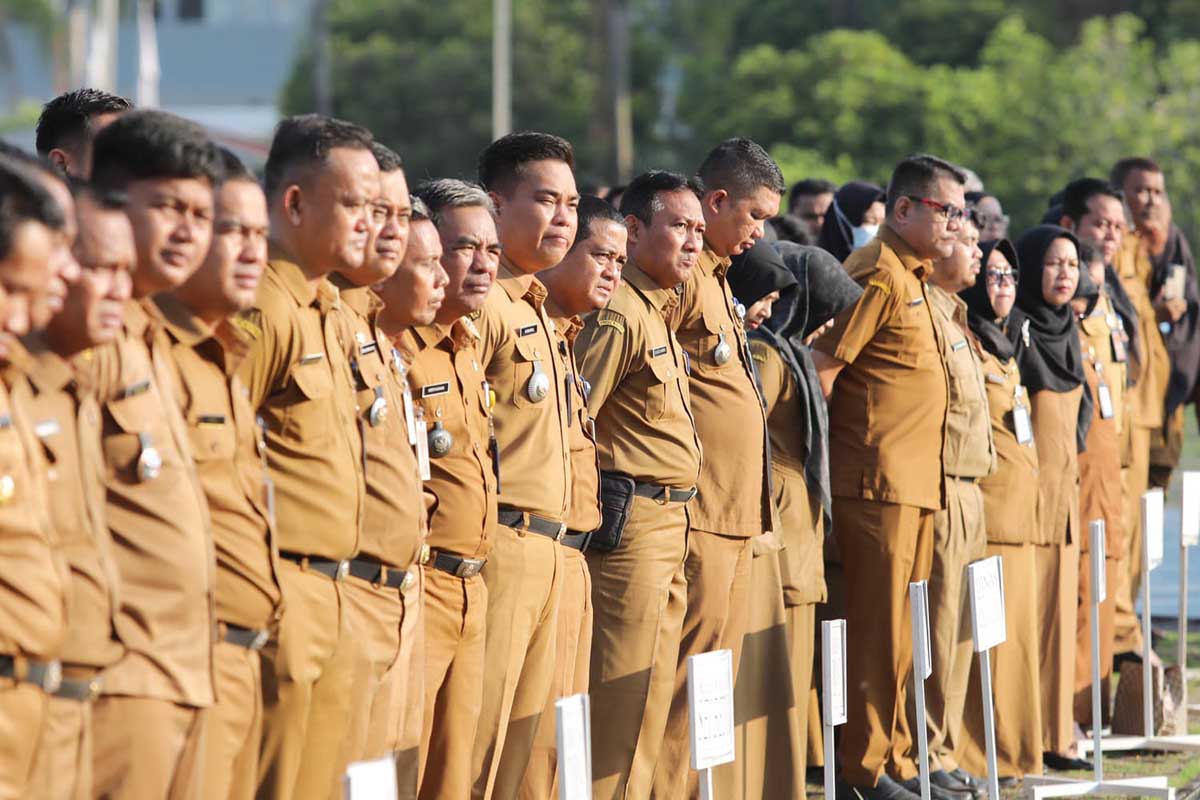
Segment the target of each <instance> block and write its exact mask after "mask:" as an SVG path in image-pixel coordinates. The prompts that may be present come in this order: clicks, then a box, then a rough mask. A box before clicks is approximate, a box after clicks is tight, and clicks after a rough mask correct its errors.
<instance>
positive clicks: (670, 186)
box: [621, 169, 704, 225]
mask: <svg viewBox="0 0 1200 800" xmlns="http://www.w3.org/2000/svg"><path fill="white" fill-rule="evenodd" d="M684 189H688V190H690V191H691V192H692V193H693V194H695V195H696V197H700V196H701V195H703V194H704V184H703V183H701V181H700V180H699V179H697V178H688V177H687V176H685V175H681V174H679V173H678V172H667V171H666V170H661V169H652V170H650V171H649V172H643V173H642V174H641V175H638V176H637V177H636V178H634V179H633V180H632V181H630V182H629V186H628V187H627V188H626V189H625V193H624V194H623V195H621V215H622V216H624V217H636V218H637V219H640V220H641V221H642V222H644V223H646V224H647V225H649V224H650V219H651V218H652V217H653V216H654V212H655V211H658V210H659V209H660V208H661V207H662V205H661V202H660V201H659V200H658V196H659V195H660V194H663V193H665V192H681V191H683V190H684Z"/></svg>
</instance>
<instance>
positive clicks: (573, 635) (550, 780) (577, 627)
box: [496, 547, 604, 800]
mask: <svg viewBox="0 0 1200 800" xmlns="http://www.w3.org/2000/svg"><path fill="white" fill-rule="evenodd" d="M556 638H557V644H558V649H557V653H556V655H555V659H554V681H553V683H551V685H550V695H549V697H548V698H547V700H546V708H545V710H544V711H542V718H541V719H540V720H539V721H538V728H537V736H536V738H535V739H534V743H533V752H532V753H530V756H529V766H528V768H526V770H525V775H524V776H523V777H522V778H521V783H520V786H519V787H510V786H501V785H500V784H499V783H497V784H496V796H497V797H510V796H512V795H513V793H514V789H515V794H516V796H517V797H519V798H521V800H554V799H555V798H557V797H558V776H557V771H558V769H557V768H558V714H557V713H556V711H555V709H554V704H555V703H556V702H557V701H558V700H559V698H562V697H570V696H571V695H573V694H586V693H587V690H588V669H589V667H590V665H591V659H592V578H591V576H590V575H589V574H588V565H587V559H585V558H584V556H583V553H581V552H579V551H578V550H576V549H574V548H572V547H564V548H563V587H562V597H560V598H559V601H558V635H557V637H556ZM600 713H604V709H601V712H600ZM518 777H520V776H518Z"/></svg>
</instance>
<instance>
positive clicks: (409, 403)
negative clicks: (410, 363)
mask: <svg viewBox="0 0 1200 800" xmlns="http://www.w3.org/2000/svg"><path fill="white" fill-rule="evenodd" d="M404 419H405V420H406V421H407V422H408V443H409V444H410V445H415V444H416V443H417V440H418V438H420V437H418V436H417V420H416V416H415V414H414V413H413V399H412V389H409V388H408V381H405V382H404Z"/></svg>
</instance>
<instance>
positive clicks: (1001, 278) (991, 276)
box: [986, 269, 1017, 287]
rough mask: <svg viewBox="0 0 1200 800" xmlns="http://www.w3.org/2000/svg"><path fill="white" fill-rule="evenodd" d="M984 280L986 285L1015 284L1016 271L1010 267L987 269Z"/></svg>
mask: <svg viewBox="0 0 1200 800" xmlns="http://www.w3.org/2000/svg"><path fill="white" fill-rule="evenodd" d="M986 280H987V285H988V286H996V287H1000V286H1016V285H1017V273H1015V272H1013V271H1012V270H1011V269H989V270H988V271H987V278H986Z"/></svg>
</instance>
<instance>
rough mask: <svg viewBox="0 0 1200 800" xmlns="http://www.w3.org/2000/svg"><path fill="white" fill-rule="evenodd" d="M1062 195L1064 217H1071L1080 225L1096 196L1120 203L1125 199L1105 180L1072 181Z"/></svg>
mask: <svg viewBox="0 0 1200 800" xmlns="http://www.w3.org/2000/svg"><path fill="white" fill-rule="evenodd" d="M1062 194H1063V196H1062V216H1064V217H1070V219H1071V221H1072V222H1074V223H1075V224H1079V220H1081V219H1083V216H1084V215H1085V214H1087V213H1088V205H1087V204H1088V201H1089V200H1091V199H1092V198H1093V197H1095V196H1096V195H1104V196H1106V197H1112V198H1115V199H1116V200H1118V201H1124V199H1125V198H1124V196H1123V195H1122V194H1121V192H1119V191H1117V189H1116V188H1114V187H1113V185H1112V184H1111V183H1109V182H1108V181H1106V180H1104V179H1103V178H1079V179H1078V180H1074V181H1071V182H1070V183H1068V184H1067V186H1066V188H1065V189H1063V193H1062Z"/></svg>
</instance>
